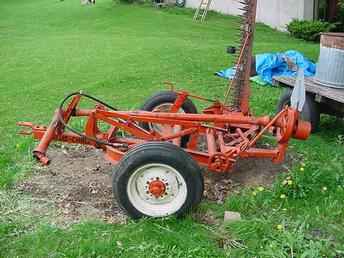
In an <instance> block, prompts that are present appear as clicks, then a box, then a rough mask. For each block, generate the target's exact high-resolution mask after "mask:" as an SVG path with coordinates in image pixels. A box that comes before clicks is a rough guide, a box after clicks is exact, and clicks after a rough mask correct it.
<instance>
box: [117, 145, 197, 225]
mask: <svg viewBox="0 0 344 258" xmlns="http://www.w3.org/2000/svg"><path fill="white" fill-rule="evenodd" d="M153 163H154V164H160V165H163V166H169V167H171V168H173V169H174V170H176V171H177V172H178V173H179V175H180V176H181V177H182V178H183V180H184V182H185V185H186V198H185V201H184V202H183V203H180V205H181V206H180V207H179V208H178V210H176V211H175V212H174V213H172V214H166V215H164V214H163V215H161V214H159V215H158V216H154V215H152V214H148V212H144V211H143V210H142V209H141V210H140V208H139V207H137V205H135V203H133V202H132V201H131V200H130V197H129V194H128V188H129V189H130V187H128V184H129V182H130V180H134V179H133V178H135V176H136V177H137V175H136V174H135V173H136V172H137V171H139V170H138V169H140V168H142V167H143V166H145V165H149V164H153ZM141 177H142V176H141ZM161 180H164V179H163V178H162V179H161ZM144 181H145V180H144ZM164 182H165V181H164ZM167 182H168V181H167ZM178 182H179V181H178ZM147 184H148V182H147ZM166 185H168V184H166ZM179 186H180V185H179V184H178V187H179ZM203 187H204V186H203V175H202V171H201V169H200V167H199V165H198V164H197V163H196V162H195V161H194V160H193V159H192V157H191V156H190V155H189V154H188V153H186V152H185V151H184V150H183V149H181V148H179V147H177V146H175V145H173V144H170V143H166V142H149V143H145V144H142V145H139V146H137V147H136V148H134V149H132V150H130V151H129V152H128V153H126V155H125V156H124V157H123V159H122V160H121V161H120V163H119V164H118V166H117V167H116V168H115V169H114V173H113V177H112V189H113V194H114V197H115V199H116V200H117V202H118V204H119V205H120V207H121V208H122V209H123V210H125V211H126V213H127V214H128V215H129V216H130V217H131V218H133V219H139V218H142V217H165V216H169V215H175V216H177V217H181V216H183V215H185V214H186V213H187V212H189V211H190V210H191V209H192V208H193V207H195V206H197V205H198V204H199V202H200V201H201V199H202V196H203ZM131 189H136V191H137V192H138V190H137V189H139V188H138V187H137V185H135V188H131ZM146 193H147V194H149V192H148V191H147V192H146ZM141 194H145V192H144V191H141ZM172 196H173V195H172ZM148 197H149V196H148ZM159 198H160V197H159ZM161 198H164V197H161ZM167 198H170V197H169V196H168V195H167ZM151 199H154V198H153V197H151ZM175 199H177V198H175ZM141 201H142V202H146V203H148V202H149V201H145V200H144V199H141ZM155 207H156V206H155ZM162 207H163V206H162Z"/></svg>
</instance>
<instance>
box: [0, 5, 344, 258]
mask: <svg viewBox="0 0 344 258" xmlns="http://www.w3.org/2000/svg"><path fill="white" fill-rule="evenodd" d="M237 21H238V19H237V18H235V17H228V16H227V17H226V16H222V15H218V14H214V13H211V14H210V16H209V21H208V22H207V23H205V24H198V23H194V22H192V12H191V11H190V10H177V9H168V10H159V9H154V8H150V7H148V6H138V5H132V6H131V5H118V4H114V3H113V2H112V1H111V0H97V5H96V6H94V7H90V6H81V5H80V1H79V0H73V1H72V0H65V1H62V2H61V1H58V0H49V1H47V0H25V1H19V0H2V1H1V3H0V60H1V62H0V103H1V105H0V117H1V120H0V142H1V143H0V186H1V188H2V189H10V188H11V187H12V186H13V184H14V183H15V181H16V180H17V179H18V178H19V177H21V176H23V175H25V174H28V172H29V171H30V167H31V156H30V151H31V149H32V148H33V146H34V143H33V141H32V140H31V139H29V138H23V137H18V136H17V135H16V133H17V128H16V126H15V123H16V122H17V121H35V122H41V123H48V122H49V120H50V118H51V116H52V113H53V111H54V109H55V108H56V106H57V105H58V103H59V101H60V99H61V98H62V97H63V96H64V95H66V94H68V93H70V92H72V91H76V90H80V89H83V90H84V91H86V92H87V93H90V94H93V95H96V96H98V97H100V98H101V99H104V100H105V101H107V102H109V103H111V104H113V105H115V106H118V107H120V108H123V109H133V108H137V107H139V106H140V105H141V103H143V101H144V100H145V99H146V98H147V97H148V96H149V95H151V94H152V93H153V92H155V91H157V90H159V89H161V88H163V87H164V86H163V85H162V84H163V82H164V81H165V80H170V81H173V82H175V83H176V84H177V86H178V88H184V89H188V90H189V91H191V92H195V93H199V94H201V95H204V96H208V97H211V98H214V97H221V96H222V95H223V92H224V89H225V86H226V82H225V81H224V80H222V79H219V78H215V77H214V76H213V73H214V72H215V71H217V70H219V69H221V68H223V67H227V66H228V65H230V64H231V61H233V60H231V57H230V56H227V55H226V54H225V48H226V46H228V45H230V44H231V42H232V41H233V40H234V39H236V36H235V34H236V31H235V29H236V28H237V25H236V22H237ZM288 49H296V50H299V51H301V52H303V53H304V54H305V55H307V56H309V57H310V58H312V59H314V60H316V59H317V56H318V51H319V47H318V45H316V44H310V43H305V42H303V41H300V40H295V39H292V38H290V37H289V36H288V35H286V34H284V33H280V32H276V31H274V30H272V29H270V28H268V27H267V26H264V25H258V27H257V35H256V44H255V49H254V50H255V52H256V53H262V52H271V51H285V50H288ZM279 95H280V89H276V88H264V87H258V86H256V85H253V87H252V101H251V105H252V109H253V111H254V113H256V114H273V113H274V109H275V105H276V102H277V100H278V97H279ZM321 126H322V130H321V132H319V133H317V134H315V135H313V136H312V137H311V138H310V139H309V140H308V141H305V142H297V141H292V143H291V151H293V152H295V153H298V154H300V155H301V156H302V157H303V159H304V163H305V164H304V167H305V168H304V171H301V170H300V167H301V165H297V166H295V168H294V169H293V170H292V171H291V173H290V174H289V175H281V178H280V179H278V180H277V181H276V183H275V184H274V185H273V186H272V187H271V189H265V190H264V191H262V192H259V191H258V190H257V189H244V190H243V191H242V192H241V193H239V194H236V195H233V196H231V197H230V198H229V199H228V200H227V201H226V203H225V205H223V206H221V205H216V204H210V203H203V204H202V207H201V209H202V210H203V209H204V210H206V209H210V210H212V211H213V212H215V213H216V214H218V216H219V217H220V216H222V214H223V211H224V210H235V211H239V212H240V213H241V214H242V216H243V221H241V222H238V223H235V224H229V225H222V226H220V227H208V226H204V225H201V224H199V223H197V222H195V221H194V220H192V219H191V218H187V219H185V220H174V219H167V220H155V221H154V220H153V221H151V220H143V221H140V222H130V223H129V224H128V225H106V224H103V223H101V222H94V223H92V222H89V223H85V224H79V225H75V226H73V227H71V228H68V229H60V228H56V227H54V226H52V225H47V224H44V223H43V222H40V221H39V220H36V219H30V218H27V217H24V216H20V215H17V216H15V217H11V216H6V214H8V205H6V202H5V201H4V200H2V199H0V212H1V213H0V215H2V216H1V219H0V256H1V257H6V256H7V257H18V256H19V257H47V256H49V257H77V256H85V257H106V256H123V257H137V256H140V257H166V256H170V257H221V256H230V257H292V256H293V257H321V256H324V257H335V255H337V256H338V257H340V256H343V255H344V227H343V225H344V215H343V212H342V211H343V209H344V204H343V199H344V190H343V188H344V186H343V185H344V168H343V163H344V161H343V156H344V145H343V141H342V138H341V137H340V135H343V134H344V130H343V128H344V127H343V123H342V122H340V121H338V120H335V119H334V118H329V117H325V118H324V119H323V121H322V125H321ZM286 177H290V178H288V179H286ZM284 180H292V182H293V184H292V185H284V184H283V183H284ZM324 187H326V188H324ZM3 191H5V190H3ZM253 193H254V194H253ZM281 195H285V196H286V198H285V199H281V198H280V197H281ZM278 225H280V226H279V227H278ZM221 239H225V240H228V241H225V242H226V243H227V242H228V244H225V245H224V246H225V248H221V247H219V245H218V242H219V240H221Z"/></svg>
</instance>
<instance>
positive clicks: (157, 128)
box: [149, 103, 185, 133]
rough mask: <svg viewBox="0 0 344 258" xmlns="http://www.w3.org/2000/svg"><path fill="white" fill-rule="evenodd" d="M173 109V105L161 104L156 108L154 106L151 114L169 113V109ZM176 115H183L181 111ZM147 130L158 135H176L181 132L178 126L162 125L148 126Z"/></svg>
mask: <svg viewBox="0 0 344 258" xmlns="http://www.w3.org/2000/svg"><path fill="white" fill-rule="evenodd" d="M172 107H173V103H163V104H160V105H158V106H156V107H155V108H154V109H153V110H152V112H158V113H170V112H171V108H172ZM178 113H185V112H184V110H183V109H179V110H178ZM149 129H150V130H152V131H155V132H158V133H162V132H164V131H165V132H168V131H169V132H170V133H177V132H179V131H180V130H181V126H180V125H175V126H171V125H162V124H151V123H150V124H149Z"/></svg>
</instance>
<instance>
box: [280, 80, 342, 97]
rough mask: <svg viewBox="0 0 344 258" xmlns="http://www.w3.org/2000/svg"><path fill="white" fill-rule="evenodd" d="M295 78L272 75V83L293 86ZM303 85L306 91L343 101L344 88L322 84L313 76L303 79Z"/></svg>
mask: <svg viewBox="0 0 344 258" xmlns="http://www.w3.org/2000/svg"><path fill="white" fill-rule="evenodd" d="M295 81H296V79H295V78H294V77H274V85H279V86H283V84H284V85H287V86H289V87H294V85H295ZM305 87H306V91H307V92H311V93H314V94H316V95H319V96H322V97H326V98H328V99H332V100H335V101H337V102H340V103H344V88H343V89H336V88H330V87H326V86H323V85H321V84H319V83H317V82H316V81H314V78H313V77H310V78H306V79H305Z"/></svg>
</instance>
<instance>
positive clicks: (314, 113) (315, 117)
mask: <svg viewBox="0 0 344 258" xmlns="http://www.w3.org/2000/svg"><path fill="white" fill-rule="evenodd" d="M292 93H293V90H292V89H290V88H287V89H285V90H284V92H283V94H282V95H281V97H280V100H279V102H278V105H277V112H280V111H281V110H282V109H283V108H284V107H285V106H286V105H288V106H289V105H290V98H291V95H292ZM301 119H302V120H304V121H308V122H310V123H311V125H312V133H314V132H317V131H318V130H319V124H320V109H319V105H318V104H317V103H316V102H315V101H314V97H313V96H311V95H309V94H306V102H305V105H304V107H303V110H302V112H301Z"/></svg>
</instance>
